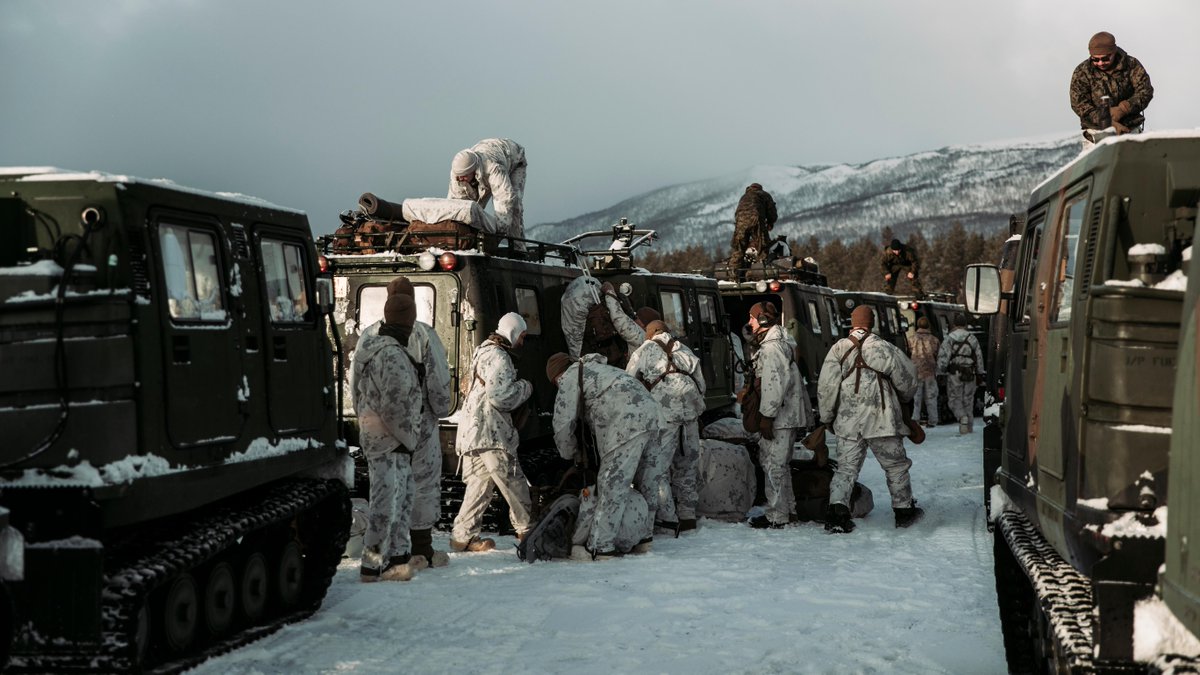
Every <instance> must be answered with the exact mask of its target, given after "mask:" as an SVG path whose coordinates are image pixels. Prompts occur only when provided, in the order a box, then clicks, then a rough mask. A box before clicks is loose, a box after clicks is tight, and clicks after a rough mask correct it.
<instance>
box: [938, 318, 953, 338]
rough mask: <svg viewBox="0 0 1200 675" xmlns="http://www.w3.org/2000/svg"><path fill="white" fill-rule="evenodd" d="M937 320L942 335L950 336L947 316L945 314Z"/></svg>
mask: <svg viewBox="0 0 1200 675" xmlns="http://www.w3.org/2000/svg"><path fill="white" fill-rule="evenodd" d="M937 320H938V325H939V326H941V327H942V335H949V334H950V322H948V321H946V315H945V314H942V315H939V316H938V318H937Z"/></svg>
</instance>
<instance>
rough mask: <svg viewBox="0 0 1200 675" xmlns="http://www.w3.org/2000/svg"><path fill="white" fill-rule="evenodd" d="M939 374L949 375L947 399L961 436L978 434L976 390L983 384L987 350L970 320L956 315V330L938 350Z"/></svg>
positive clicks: (947, 377) (947, 376)
mask: <svg viewBox="0 0 1200 675" xmlns="http://www.w3.org/2000/svg"><path fill="white" fill-rule="evenodd" d="M938 372H939V373H942V374H944V375H945V376H946V399H947V403H948V405H949V406H950V410H951V412H953V413H954V417H955V419H957V420H958V433H960V434H969V433H973V432H974V431H975V389H976V388H978V386H979V385H980V384H982V383H983V375H984V373H985V371H984V368H983V350H982V349H980V347H979V340H977V339H975V336H974V335H971V333H970V331H968V330H967V317H966V316H965V315H964V314H955V315H954V330H952V331H950V334H949V335H947V336H946V339H945V340H944V341H942V347H941V349H939V350H938Z"/></svg>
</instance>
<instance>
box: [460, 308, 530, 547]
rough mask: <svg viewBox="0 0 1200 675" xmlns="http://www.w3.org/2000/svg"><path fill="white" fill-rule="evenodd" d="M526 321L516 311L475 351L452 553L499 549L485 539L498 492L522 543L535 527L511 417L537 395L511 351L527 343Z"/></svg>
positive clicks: (464, 417)
mask: <svg viewBox="0 0 1200 675" xmlns="http://www.w3.org/2000/svg"><path fill="white" fill-rule="evenodd" d="M525 330H526V325H525V320H524V319H523V318H521V315H520V314H517V313H516V312H509V313H508V314H505V315H504V316H502V317H500V321H499V323H498V325H497V326H496V332H494V333H492V334H491V335H489V336H488V338H487V339H486V340H484V341H483V343H482V344H480V345H479V347H477V348H476V349H475V357H474V358H473V359H472V363H471V370H470V372H469V373H468V374H467V377H470V378H471V385H470V386H471V389H470V391H468V392H467V398H466V400H465V401H463V405H462V412H461V419H460V420H459V423H458V430H457V432H456V435H455V440H454V445H455V448H456V449H457V450H458V454H459V457H460V461H461V463H462V476H463V482H464V483H466V491H465V492H464V493H463V502H462V507H461V508H460V509H459V512H458V517H457V518H455V519H454V529H453V531H452V532H451V534H450V548H451V549H452V550H454V551H462V552H479V551H489V550H491V549H493V548H495V547H496V542H495V541H494V540H492V539H481V538H480V537H479V532H480V529H481V527H482V524H483V514H484V511H485V510H486V509H487V507H488V504H489V503H491V501H492V496H493V494H494V490H495V489H499V490H500V494H501V495H503V496H504V499H505V501H507V502H508V515H509V519H510V520H511V522H512V526H513V529H514V530H516V532H517V538H518V539H522V538H524V536H525V535H526V534H527V533H528V532H529V529H530V527H531V523H530V519H531V514H530V512H531V510H532V508H533V502H532V500H531V498H530V496H529V481H528V480H526V479H525V473H524V472H523V471H522V470H521V463H520V462H519V461H517V447H518V445H519V444H520V440H521V438H520V435H519V434H518V433H517V429H516V427H515V426H514V425H513V420H512V413H513V411H514V410H516V409H517V408H518V407H519V406H520V405H521V404H522V403H524V402H525V401H526V400H527V399H528V398H529V395H530V394H531V393H532V392H533V385H531V384H530V383H529V381H528V380H522V379H519V378H518V377H517V369H516V366H515V365H513V360H512V356H511V355H510V353H509V352H510V351H512V350H515V349H519V348H520V347H521V345H522V344H523V342H524V340H525Z"/></svg>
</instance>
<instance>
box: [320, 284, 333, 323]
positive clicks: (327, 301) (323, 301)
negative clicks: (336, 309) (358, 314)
mask: <svg viewBox="0 0 1200 675" xmlns="http://www.w3.org/2000/svg"><path fill="white" fill-rule="evenodd" d="M317 308H318V309H320V310H321V313H322V314H332V313H333V279H330V278H329V277H317Z"/></svg>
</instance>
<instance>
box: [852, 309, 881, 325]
mask: <svg viewBox="0 0 1200 675" xmlns="http://www.w3.org/2000/svg"><path fill="white" fill-rule="evenodd" d="M874 325H875V313H874V312H872V311H871V308H870V307H868V306H867V305H859V306H858V307H855V308H854V311H853V312H850V326H851V327H852V328H866V329H868V330H870V329H871V328H872V327H873V326H874Z"/></svg>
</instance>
